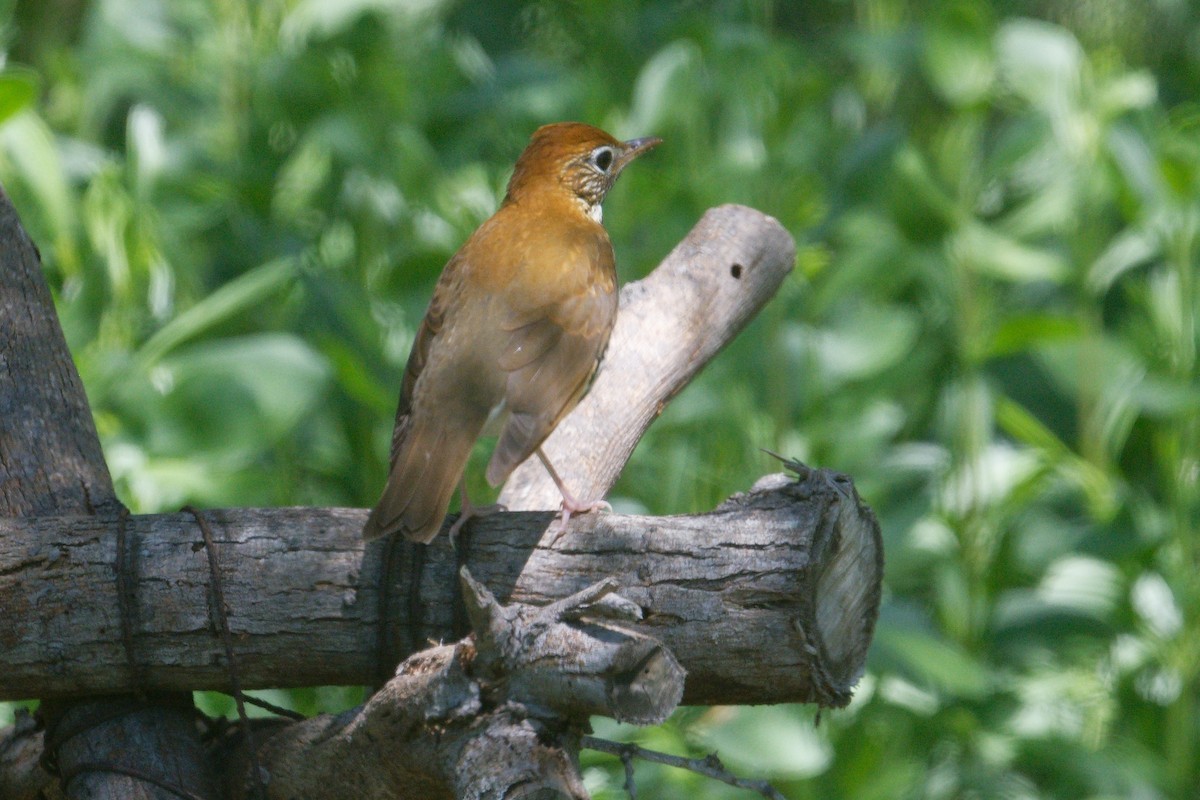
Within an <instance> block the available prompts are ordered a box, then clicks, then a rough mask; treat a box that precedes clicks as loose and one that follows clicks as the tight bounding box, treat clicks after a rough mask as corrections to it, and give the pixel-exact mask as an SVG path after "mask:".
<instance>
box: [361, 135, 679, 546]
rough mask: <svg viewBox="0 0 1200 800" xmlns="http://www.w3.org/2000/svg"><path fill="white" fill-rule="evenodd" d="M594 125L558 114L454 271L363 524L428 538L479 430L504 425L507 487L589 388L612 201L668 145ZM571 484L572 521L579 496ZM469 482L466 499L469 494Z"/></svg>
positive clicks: (608, 319) (599, 336)
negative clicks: (634, 166)
mask: <svg viewBox="0 0 1200 800" xmlns="http://www.w3.org/2000/svg"><path fill="white" fill-rule="evenodd" d="M659 142H660V140H659V139H656V138H644V139H633V140H631V141H627V142H621V141H618V140H617V139H614V138H613V137H612V136H610V135H608V134H607V133H605V132H604V131H602V130H600V129H598V128H594V127H592V126H590V125H584V124H581V123H575V122H564V123H558V124H554V125H545V126H543V127H541V128H539V129H538V130H537V131H536V132H535V133H534V134H533V138H532V140H531V141H530V143H529V145H528V147H526V148H525V151H524V152H523V153H522V154H521V157H520V158H519V159H518V160H517V164H516V167H515V168H514V170H513V175H512V179H511V180H510V181H509V183H508V191H507V193H506V195H505V197H504V201H503V203H502V204H501V205H500V208H499V210H497V211H496V213H495V214H494V215H493V216H492V217H491V218H490V219H488V220H487V221H486V222H484V223H483V224H482V225H481V226H480V227H479V229H478V230H476V231H475V233H473V234H472V235H471V237H470V238H469V239H467V241H466V243H465V244H463V246H462V248H461V249H459V251H458V252H457V253H455V254H454V256H453V257H452V258H451V259H450V261H449V263H447V264H446V266H445V268H444V269H443V271H442V275H441V278H440V279H439V280H438V283H437V287H436V288H435V289H434V293H433V299H432V300H431V301H430V303H429V309H428V311H427V312H426V314H425V318H424V320H423V321H422V323H421V326H420V328H419V330H418V331H417V336H416V340H415V342H414V343H413V347H412V352H411V353H410V355H409V357H408V365H407V367H406V368H405V370H404V378H403V381H402V384H401V389H400V403H399V407H398V409H397V411H396V423H395V428H394V430H393V434H392V451H391V468H390V472H389V474H388V479H387V485H386V487H385V488H384V490H383V495H382V497H381V498H380V500H379V503H378V504H377V505H376V506H375V508H374V509H373V510H372V511H371V515H370V517H369V518H368V520H367V524H366V526H365V528H364V529H363V535H364V537H365V538H367V539H374V538H377V537H380V536H386V535H389V534H392V533H395V532H400V533H403V535H404V536H406V537H407V538H409V539H411V540H413V541H418V542H428V541H430V540H432V539H433V538H434V537H435V536H436V535H437V533H438V531H439V530H440V529H441V525H442V519H443V518H444V517H445V515H446V512H447V510H448V509H449V506H450V498H451V496H452V495H453V493H454V489H455V487H456V486H458V485H459V483H460V482H461V480H462V476H463V472H464V470H465V469H466V465H467V460H468V458H469V456H470V454H471V450H472V448H473V446H474V444H475V441H476V440H477V439H478V438H479V436H480V435H481V434H482V433H483V432H484V428H485V426H488V427H491V426H490V425H489V419H490V420H492V422H493V424H497V423H498V424H499V439H498V441H497V443H496V448H495V450H494V452H493V453H492V457H491V461H490V462H489V463H488V467H487V479H488V482H489V483H491V484H492V485H493V486H498V485H500V484H501V483H502V482H503V481H504V480H505V479H506V478H507V477H508V476H509V474H510V473H511V472H512V471H513V469H514V468H515V467H516V466H517V465H518V464H520V463H521V462H522V461H524V460H525V459H527V458H528V457H529V456H530V455H532V454H534V453H535V452H537V453H538V455H539V456H541V455H542V454H541V451H540V449H539V448H540V447H541V444H542V442H543V441H544V440H545V439H546V437H547V436H549V435H550V432H551V431H552V430H554V427H555V426H556V425H557V424H558V422H559V420H561V419H562V418H563V416H565V415H566V414H567V412H568V411H570V410H571V409H572V408H573V407H574V406H575V404H576V403H578V402H579V400H580V398H581V397H582V396H583V394H584V393H585V392H586V391H587V388H588V385H589V383H590V380H591V377H592V374H593V373H594V372H595V370H596V367H597V365H598V364H599V361H600V357H601V355H602V354H603V352H604V348H605V346H606V345H607V344H608V337H609V334H610V333H611V332H612V328H613V323H614V322H615V320H616V315H617V273H616V267H615V264H614V261H613V250H612V244H611V242H610V241H609V238H608V233H607V232H606V231H605V230H604V227H603V226H602V225H601V224H600V219H601V213H600V204H601V202H602V201H603V200H604V196H605V194H606V193H607V192H608V190H609V189H610V188H612V185H613V183H614V182H615V181H616V179H617V176H618V175H620V173H621V170H622V169H624V168H625V166H626V165H627V164H629V162H630V161H632V160H633V159H634V158H636V157H637V156H638V155H640V154H641V153H644V152H646V151H647V150H649V149H650V148H652V147H654V146H655V145H657V144H659ZM543 462H544V463H545V464H546V466H547V469H550V470H551V475H552V477H553V478H554V479H555V483H557V484H558V485H559V488H560V489H561V490H562V492H563V500H564V519H565V517H566V516H568V515H569V514H570V513H571V512H572V511H581V510H587V509H590V508H594V507H596V505H597V504H595V503H591V504H580V503H579V502H578V501H576V500H575V499H574V498H572V497H571V495H570V493H569V492H568V491H567V490H566V487H564V486H563V485H562V482H561V481H560V480H559V479H558V476H557V475H556V474H555V473H554V472H553V469H552V468H551V467H550V464H549V462H548V461H546V460H545V459H544V456H543ZM465 497H466V496H465V492H464V501H465Z"/></svg>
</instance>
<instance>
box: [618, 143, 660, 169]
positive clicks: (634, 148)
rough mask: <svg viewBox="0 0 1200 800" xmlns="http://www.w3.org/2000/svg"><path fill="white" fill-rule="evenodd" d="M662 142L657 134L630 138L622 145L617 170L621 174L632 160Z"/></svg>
mask: <svg viewBox="0 0 1200 800" xmlns="http://www.w3.org/2000/svg"><path fill="white" fill-rule="evenodd" d="M660 144H662V139H660V138H658V137H657V136H643V137H642V138H641V139H630V140H629V141H628V142H624V143H623V144H622V146H621V154H620V155H619V156H617V169H616V170H615V171H616V172H617V173H618V174H619V173H620V171H621V170H623V169H625V165H626V164H628V163H629V162H630V161H633V160H634V159H635V158H637V157H638V156H640V155H641V154H642V153H645V152H646V151H647V150H653V149H654V148H655V147H657V146H658V145H660Z"/></svg>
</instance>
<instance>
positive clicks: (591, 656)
mask: <svg viewBox="0 0 1200 800" xmlns="http://www.w3.org/2000/svg"><path fill="white" fill-rule="evenodd" d="M461 578H462V584H463V595H464V597H465V601H466V604H467V612H468V614H469V615H470V617H471V623H472V628H474V630H475V636H476V647H477V648H478V655H477V656H476V669H477V671H479V672H480V673H482V674H488V675H492V676H495V678H496V682H495V684H494V685H493V687H492V690H493V693H495V694H496V699H498V700H500V699H502V700H503V701H505V702H514V703H520V704H522V705H527V706H532V707H539V708H547V709H550V710H552V711H554V712H555V713H557V714H558V715H560V716H563V717H566V718H569V719H583V718H586V717H588V716H590V715H593V714H600V715H603V716H606V717H612V718H614V719H616V720H619V721H621V722H632V723H634V724H637V725H656V724H658V723H659V722H662V721H663V720H665V719H666V718H667V717H668V716H669V715H670V714H671V712H672V711H674V710H675V707H676V706H677V705H679V701H680V699H682V697H683V679H684V675H685V673H684V670H683V667H681V666H680V665H679V662H678V661H676V660H675V657H674V656H673V655H671V653H670V651H668V650H667V649H666V648H665V647H663V646H662V644H661V643H660V642H659V641H657V640H656V639H653V638H651V637H650V636H647V635H645V634H642V633H638V632H637V631H633V630H629V629H626V628H622V627H618V626H616V625H612V624H606V623H605V621H604V620H605V619H612V618H613V617H612V613H613V611H614V610H615V609H622V610H625V611H626V612H630V611H632V609H636V606H634V605H633V604H632V603H628V602H626V603H612V602H609V603H603V602H602V601H603V600H605V599H607V598H610V597H612V596H613V595H612V594H611V593H612V591H613V590H614V589H615V587H616V583H615V582H614V581H612V580H611V579H605V580H602V581H600V582H599V583H596V584H594V585H592V586H590V587H588V588H587V589H585V590H583V591H581V592H578V593H576V594H574V595H572V596H571V597H568V598H564V599H563V600H560V601H558V602H555V603H551V604H550V605H548V606H542V607H540V608H539V607H534V606H525V605H521V604H514V605H511V606H501V605H500V604H499V603H497V602H496V599H495V597H493V596H492V593H491V592H489V591H488V590H487V588H486V587H485V586H483V584H481V583H479V582H477V581H475V580H474V579H473V578H472V577H471V574H470V572H469V571H468V570H467V569H466V567H464V568H463V570H462V573H461ZM593 608H599V609H602V612H603V613H602V615H601V616H590V615H589V612H590V610H591V609H593ZM634 619H636V617H635V616H634V615H633V614H630V618H629V619H627V620H626V621H627V622H632V621H634Z"/></svg>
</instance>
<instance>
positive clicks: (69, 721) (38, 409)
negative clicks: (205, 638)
mask: <svg viewBox="0 0 1200 800" xmlns="http://www.w3.org/2000/svg"><path fill="white" fill-rule="evenodd" d="M40 262H41V259H40V257H39V255H38V252H37V248H36V247H34V245H33V242H31V241H30V240H29V237H28V236H27V235H26V234H25V231H24V229H23V228H22V227H21V222H20V220H19V219H18V217H17V212H16V210H15V209H14V208H13V206H12V203H11V202H10V201H9V199H8V196H7V194H5V193H4V192H3V190H0V517H18V518H25V519H33V518H37V517H38V516H40V515H45V514H91V513H94V512H95V511H96V510H97V509H110V510H112V509H114V508H115V507H116V506H117V503H116V496H115V493H114V491H113V485H112V479H111V477H110V476H109V473H108V466H107V464H106V463H105V461H104V455H103V453H102V452H101V450H100V440H99V437H98V436H97V435H96V427H95V424H94V422H93V421H92V414H91V410H90V409H89V407H88V402H87V397H86V396H85V395H84V391H83V384H82V382H81V381H80V380H79V373H78V372H77V371H76V369H75V363H74V361H72V360H71V354H70V352H69V351H68V349H67V342H66V339H65V338H64V337H63V333H62V329H61V327H59V324H58V315H57V314H56V313H55V310H54V303H53V301H52V299H51V297H50V290H49V289H48V287H47V286H46V282H45V279H44V278H43V276H42V271H41V263H40ZM106 534H107V535H105V536H104V539H105V543H106V554H105V556H104V558H105V559H106V560H105V562H104V568H105V569H106V571H108V577H107V582H108V585H109V589H110V594H111V588H112V587H113V586H114V581H113V577H112V567H113V558H114V550H113V548H112V542H113V537H112V529H111V528H110V529H109V530H108V531H107V532H106ZM26 543H27V544H34V541H33V540H26ZM6 544H11V542H6ZM16 563H19V562H16ZM13 564H14V562H9V561H7V560H3V561H0V572H4V571H6V570H7V569H10V568H12V566H13ZM22 588H23V589H24V590H23V591H20V592H19V593H10V592H9V590H8V587H3V581H2V580H0V598H2V599H3V611H4V614H3V616H4V617H11V616H12V615H15V614H22V613H28V614H30V616H31V618H35V619H36V618H39V616H38V614H37V613H35V612H29V611H28V610H27V609H28V607H29V606H30V604H34V605H36V604H38V603H40V602H42V601H45V600H48V599H49V598H48V597H47V595H46V594H45V592H46V591H47V589H48V587H46V586H41V587H29V588H25V587H22ZM50 604H52V603H50ZM57 607H58V609H59V613H60V614H63V613H65V614H67V615H68V616H69V611H65V610H64V609H63V607H62V606H57ZM116 608H117V607H116V605H115V604H114V605H113V606H111V607H110V608H109V609H108V612H109V614H110V615H111V614H113V613H115V611H116ZM43 619H44V618H43ZM113 623H114V624H112V625H110V627H109V632H110V635H111V636H112V637H113V640H114V641H120V635H119V633H118V631H119V626H118V625H116V624H115V620H114V621H113ZM9 643H10V642H9V640H8V639H7V638H6V637H5V636H4V635H2V634H0V647H6V646H7V645H8V644H9ZM46 644H47V645H48V646H49V650H52V651H53V650H55V649H56V646H59V647H61V646H62V644H63V643H62V642H54V641H47V642H46ZM59 652H60V653H61V652H62V651H61V650H59ZM4 660H5V666H6V667H7V663H6V662H7V658H5V659H4ZM56 660H57V659H51V660H48V661H47V662H45V663H44V664H43V665H42V668H43V669H44V670H46V671H50V670H53V668H54V663H55V661H56ZM128 687H129V680H128V674H127V675H126V679H125V680H124V681H122V683H121V685H120V686H116V687H114V690H116V691H124V690H126V689H128ZM29 688H30V689H31V691H29V692H28V693H26V694H24V695H23V696H25V697H39V696H40V697H49V696H50V695H53V694H55V693H54V692H42V691H41V687H40V686H30V687H29ZM114 706H120V707H119V708H117V709H116V710H114ZM190 706H191V695H190V694H187V693H184V694H182V695H181V696H171V697H161V698H142V699H139V700H137V701H136V702H134V701H132V700H131V699H130V698H124V699H121V700H113V699H105V700H96V701H82V702H79V703H54V704H46V703H44V704H43V707H42V709H41V711H42V718H43V719H44V720H48V721H49V723H50V724H51V725H52V726H53V728H54V730H55V731H57V732H59V733H60V734H62V743H63V746H62V747H59V748H57V752H56V753H55V756H56V763H57V767H58V770H59V773H60V775H61V776H62V778H63V783H64V784H65V786H64V790H65V791H66V792H67V793H68V796H70V797H89V798H107V797H113V798H132V799H133V800H138V799H139V798H147V799H149V798H163V800H166V798H172V797H177V795H175V794H172V793H171V792H169V791H167V790H165V789H162V788H160V787H158V786H155V785H154V784H153V783H152V782H148V781H146V780H142V779H139V778H134V777H131V776H130V775H128V774H120V773H118V772H115V771H112V769H111V768H119V769H124V770H126V771H130V770H133V771H137V772H140V773H144V774H147V775H151V776H155V775H162V776H169V779H170V783H172V784H173V785H177V786H183V787H185V788H187V789H189V790H190V791H192V792H193V794H195V795H196V796H198V797H211V796H213V794H212V792H213V786H212V783H211V781H209V780H208V778H207V773H206V764H205V763H204V759H203V748H202V747H201V745H200V739H199V737H198V735H197V734H196V731H195V728H194V726H192V725H191V724H190V713H189V712H187V711H181V710H180V709H181V707H184V708H190ZM118 711H119V712H120V713H118ZM67 733H70V734H71V735H70V736H67V735H66V734H67ZM13 736H14V737H18V736H19V737H22V738H24V739H26V740H28V739H29V738H30V737H33V738H40V736H41V734H40V731H38V730H36V729H35V728H30V727H28V726H26V727H25V728H24V729H18V730H17V731H14V732H13ZM97 765H109V767H110V768H108V769H97V768H95V767H96V766H97ZM31 769H33V768H31ZM28 777H29V773H28V772H26V773H24V774H23V775H22V776H21V778H20V780H21V781H22V782H24V781H25V779H26V778H28ZM45 778H46V780H47V781H48V780H49V776H48V775H47V776H45ZM35 781H36V779H35ZM4 783H5V776H4V774H0V797H2V796H7V795H6V792H5V791H4V790H5V786H4Z"/></svg>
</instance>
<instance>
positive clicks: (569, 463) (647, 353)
mask: <svg viewBox="0 0 1200 800" xmlns="http://www.w3.org/2000/svg"><path fill="white" fill-rule="evenodd" d="M795 260H796V243H795V241H794V240H793V239H792V236H791V234H789V233H788V232H787V231H786V230H785V229H784V227H783V226H782V225H780V224H779V222H778V221H776V220H775V219H774V218H772V217H768V216H767V215H765V214H763V213H761V212H759V211H755V210H754V209H752V208H746V207H745V206H737V205H725V206H719V207H717V208H714V209H711V210H709V211H708V212H707V213H706V214H705V215H704V217H703V218H702V219H701V220H700V222H698V223H697V224H696V227H695V228H693V229H692V231H691V233H690V234H688V236H687V238H686V239H684V240H683V241H682V242H680V243H679V245H678V246H676V247H675V249H674V250H672V251H671V253H670V254H669V255H668V256H667V257H666V258H665V259H663V262H662V263H661V264H660V265H659V266H658V268H657V269H656V270H654V272H652V273H651V274H650V275H649V276H647V277H646V278H645V279H644V280H641V281H637V282H635V283H630V284H627V285H626V286H625V287H624V288H623V289H622V290H621V308H620V313H619V314H618V315H617V325H616V327H615V328H614V329H613V334H612V339H611V340H610V341H609V344H608V350H607V351H606V352H605V354H604V361H603V363H602V365H601V368H600V371H599V372H598V373H597V375H596V380H595V383H594V384H593V385H592V390H591V391H590V392H589V393H588V394H587V396H585V397H584V398H583V400H582V401H581V402H580V404H579V405H578V406H577V407H576V408H575V410H574V411H572V412H571V414H570V415H569V416H568V417H567V418H566V419H564V420H563V421H562V422H561V423H560V424H559V426H558V427H557V428H556V429H555V430H554V433H552V434H551V435H550V438H549V439H547V440H546V442H545V444H544V445H543V446H542V449H543V450H544V451H545V453H546V455H547V456H549V458H550V462H551V463H552V464H554V466H555V469H557V470H558V472H559V475H560V476H561V477H562V479H563V481H564V482H565V483H566V484H567V487H568V488H569V489H570V490H571V491H572V492H573V493H574V495H575V496H576V497H577V498H579V499H581V500H590V499H596V498H600V497H603V496H604V495H605V494H606V493H607V492H608V490H609V489H610V488H612V485H613V483H615V482H616V480H617V476H618V475H620V474H621V470H622V469H623V468H624V467H625V462H626V461H628V460H629V456H630V454H631V453H632V452H633V448H634V447H635V446H636V445H637V443H638V440H639V439H641V438H642V434H643V433H645V431H646V428H647V427H649V426H650V423H651V422H653V421H654V420H655V419H656V418H657V417H658V415H659V414H661V413H662V411H663V409H664V408H666V405H667V403H669V402H670V400H671V398H673V397H674V396H675V395H676V394H678V393H679V391H680V390H681V389H682V388H683V387H684V386H686V385H687V384H688V382H689V381H691V379H692V378H693V377H695V375H696V373H697V372H699V371H700V370H701V369H702V368H703V367H704V365H705V364H707V363H708V362H709V361H710V360H711V359H712V357H713V356H715V355H716V354H717V352H718V351H720V349H721V348H722V347H724V346H725V345H726V344H728V343H729V342H730V341H731V340H732V339H733V337H734V336H735V335H736V334H737V332H738V331H740V330H741V329H742V328H743V327H744V326H745V325H746V323H747V322H749V321H750V319H751V318H753V317H754V315H755V314H757V313H758V311H759V309H761V308H762V307H763V306H764V305H765V304H766V302H767V301H768V300H770V299H771V297H772V296H774V294H775V292H776V290H777V289H778V288H779V285H780V284H781V283H783V279H784V278H786V277H787V275H788V273H789V272H791V270H792V266H793V264H794V263H795ZM559 500H560V495H559V493H558V490H557V489H556V488H555V486H554V483H553V481H551V480H550V476H549V474H548V473H547V472H546V470H545V468H543V467H542V465H541V463H540V462H539V461H538V460H537V458H530V459H529V460H528V461H526V462H525V463H524V464H522V465H521V466H519V467H518V468H517V469H516V471H515V472H513V474H512V477H510V478H509V480H508V483H507V484H505V486H504V489H503V490H502V491H501V493H500V502H501V503H504V504H505V505H506V506H508V508H510V509H512V510H514V511H518V510H526V511H529V510H536V509H547V508H555V507H557V505H558V503H559Z"/></svg>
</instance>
